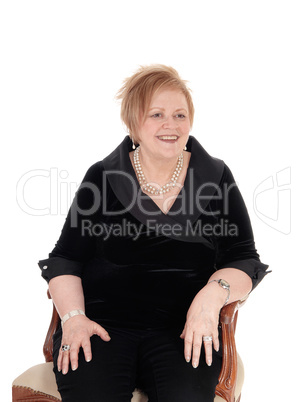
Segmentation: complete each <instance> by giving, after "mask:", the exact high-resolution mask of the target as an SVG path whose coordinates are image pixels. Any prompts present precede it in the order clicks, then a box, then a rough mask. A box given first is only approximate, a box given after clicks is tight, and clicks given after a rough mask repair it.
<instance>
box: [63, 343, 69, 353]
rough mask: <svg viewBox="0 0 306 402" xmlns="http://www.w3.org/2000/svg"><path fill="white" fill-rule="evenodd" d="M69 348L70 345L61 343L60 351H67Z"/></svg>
mask: <svg viewBox="0 0 306 402" xmlns="http://www.w3.org/2000/svg"><path fill="white" fill-rule="evenodd" d="M69 350H70V345H62V352H68V351H69Z"/></svg>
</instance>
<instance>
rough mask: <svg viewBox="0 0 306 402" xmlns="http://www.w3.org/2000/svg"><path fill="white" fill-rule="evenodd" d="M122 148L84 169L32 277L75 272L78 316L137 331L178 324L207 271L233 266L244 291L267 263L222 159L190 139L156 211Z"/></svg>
mask: <svg viewBox="0 0 306 402" xmlns="http://www.w3.org/2000/svg"><path fill="white" fill-rule="evenodd" d="M131 151H132V142H131V140H130V138H129V137H128V136H126V137H125V139H124V140H123V141H122V143H121V144H120V145H119V146H118V147H117V148H116V149H115V150H114V151H113V152H112V153H111V154H110V155H108V156H107V157H106V158H105V159H103V160H102V161H99V162H97V163H95V164H94V165H92V166H91V167H90V168H89V169H88V171H87V173H86V175H85V177H84V179H83V182H82V184H81V185H80V187H79V189H78V191H77V193H76V196H75V198H74V201H73V203H72V206H71V208H70V210H69V213H68V216H67V218H66V222H65V224H64V227H63V229H62V233H61V236H60V238H59V240H58V242H57V244H56V246H55V248H54V249H53V250H52V252H51V253H50V254H49V258H48V259H45V260H40V261H39V263H38V264H39V267H40V268H41V270H42V276H43V277H44V278H45V279H46V280H47V281H49V280H50V279H51V278H53V277H56V276H59V275H66V274H68V275H76V276H79V277H81V278H82V284H83V290H84V296H85V305H86V314H87V315H88V316H90V317H91V318H92V319H95V320H97V321H99V320H102V321H103V322H108V323H109V324H112V325H117V324H118V323H121V324H122V323H123V325H126V326H140V327H143V326H145V327H146V328H148V327H153V326H155V327H160V326H165V325H169V323H171V322H172V323H173V325H174V324H179V325H183V321H184V317H185V314H186V312H187V309H188V307H189V305H190V303H191V301H192V299H193V297H194V296H195V295H196V293H197V292H198V291H199V290H200V289H201V288H202V287H203V286H205V284H206V283H207V281H208V279H209V277H210V276H211V275H212V274H213V272H215V270H218V269H221V268H226V267H232V268H237V269H239V270H242V271H244V272H246V273H247V274H248V275H249V276H250V277H251V279H252V282H253V289H254V288H255V286H257V284H258V283H259V282H260V281H261V280H262V278H263V277H264V276H265V275H266V274H267V271H266V270H267V268H268V265H265V264H263V263H261V262H260V259H259V255H258V254H257V252H256V249H255V244H254V239H253V233H252V228H251V224H250V220H249V216H248V213H247V209H246V207H245V204H244V202H243V199H242V196H241V194H240V192H239V189H238V187H237V186H236V184H235V181H234V178H233V176H232V173H231V171H230V170H229V168H228V167H227V166H226V165H225V164H224V162H223V161H221V160H219V159H216V158H213V157H211V156H210V155H209V154H208V153H207V152H206V151H205V150H204V148H203V147H202V146H201V144H200V143H199V142H198V141H197V140H196V139H195V138H194V137H193V136H190V137H189V140H188V143H187V151H189V152H191V158H190V162H189V167H188V170H187V174H186V178H185V183H184V187H183V188H182V189H181V191H180V193H179V195H178V197H177V198H176V200H175V202H174V204H173V205H172V207H171V209H170V211H169V212H168V213H167V214H164V213H163V212H162V211H161V210H160V209H159V207H158V206H157V205H156V204H155V202H154V201H153V200H152V199H151V198H150V197H149V196H148V195H146V194H145V193H143V192H142V191H141V189H140V186H139V184H138V181H137V179H136V175H135V172H134V169H133V166H132V164H131V161H130V158H129V152H131ZM116 323H117V324H116ZM118 325H119V324H118Z"/></svg>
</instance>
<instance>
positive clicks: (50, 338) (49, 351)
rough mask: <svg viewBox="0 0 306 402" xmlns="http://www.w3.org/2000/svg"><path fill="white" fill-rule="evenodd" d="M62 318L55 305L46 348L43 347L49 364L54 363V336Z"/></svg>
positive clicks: (45, 344) (49, 296)
mask: <svg viewBox="0 0 306 402" xmlns="http://www.w3.org/2000/svg"><path fill="white" fill-rule="evenodd" d="M47 295H48V298H49V299H51V295H50V293H49V290H48V292H47ZM60 321H61V320H60V317H59V315H58V312H57V310H56V308H55V306H54V304H53V312H52V318H51V322H50V326H49V329H48V332H47V336H46V339H45V343H44V347H43V353H44V356H45V360H46V362H47V363H49V362H52V361H53V356H52V353H53V335H54V333H55V331H56V330H57V328H58V327H59V325H60Z"/></svg>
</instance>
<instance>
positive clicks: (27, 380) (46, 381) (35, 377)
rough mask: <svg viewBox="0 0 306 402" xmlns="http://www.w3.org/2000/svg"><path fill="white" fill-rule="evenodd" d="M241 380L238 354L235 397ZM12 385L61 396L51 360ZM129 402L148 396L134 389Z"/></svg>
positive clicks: (144, 400)
mask: <svg viewBox="0 0 306 402" xmlns="http://www.w3.org/2000/svg"><path fill="white" fill-rule="evenodd" d="M243 380H244V368H243V363H242V361H241V359H240V356H239V355H238V380H237V384H236V390H235V396H236V398H237V397H238V396H239V395H240V393H241V389H242V384H243ZM13 387H18V388H27V389H31V390H33V391H34V392H40V393H42V394H45V395H49V396H50V397H53V398H52V399H53V400H56V399H54V398H57V399H58V400H59V401H60V400H61V396H60V394H59V393H58V391H57V386H56V382H55V376H54V373H53V363H52V362H51V363H43V364H38V365H37V366H34V367H31V368H30V369H29V370H27V371H25V372H24V373H23V374H21V375H20V376H19V377H17V378H16V379H15V381H14V382H13ZM131 402H148V398H147V396H146V395H144V394H143V393H141V392H140V391H138V390H135V391H134V392H133V398H132V400H131ZM214 402H224V399H223V398H220V397H219V396H216V397H215V401H214Z"/></svg>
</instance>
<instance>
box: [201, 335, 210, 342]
mask: <svg viewBox="0 0 306 402" xmlns="http://www.w3.org/2000/svg"><path fill="white" fill-rule="evenodd" d="M203 341H204V342H211V341H212V336H203Z"/></svg>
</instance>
